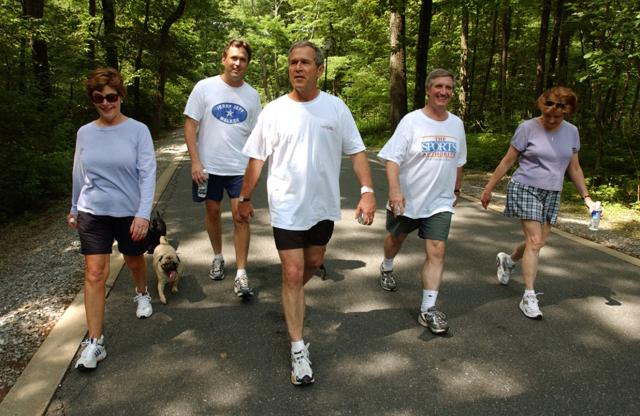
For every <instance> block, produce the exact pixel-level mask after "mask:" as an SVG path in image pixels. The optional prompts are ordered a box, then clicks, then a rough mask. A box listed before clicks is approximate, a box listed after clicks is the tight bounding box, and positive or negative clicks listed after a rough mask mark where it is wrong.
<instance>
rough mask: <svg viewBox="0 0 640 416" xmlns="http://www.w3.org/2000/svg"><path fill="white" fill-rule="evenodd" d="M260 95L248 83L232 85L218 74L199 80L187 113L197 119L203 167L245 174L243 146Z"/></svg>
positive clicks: (220, 172)
mask: <svg viewBox="0 0 640 416" xmlns="http://www.w3.org/2000/svg"><path fill="white" fill-rule="evenodd" d="M260 109H261V106H260V95H258V92H257V91H256V90H255V89H253V87H251V86H250V85H249V84H247V83H246V82H245V83H243V84H242V86H240V87H232V86H230V85H228V84H227V83H226V82H224V81H223V80H222V78H221V77H220V76H219V75H217V76H215V77H210V78H206V79H203V80H201V81H198V83H197V84H196V86H195V87H193V91H191V94H190V95H189V99H188V100H187V105H186V106H185V109H184V115H186V116H187V117H190V118H192V119H194V120H196V121H197V122H198V123H199V127H198V155H199V156H200V161H201V162H202V165H203V166H204V168H205V169H206V170H207V171H208V172H209V173H211V174H214V175H221V176H237V175H243V174H244V169H245V168H246V167H247V161H248V158H247V157H246V156H245V155H244V154H243V153H242V147H243V146H244V144H245V142H246V141H247V137H249V134H250V133H251V130H252V129H253V127H254V126H255V124H256V120H257V119H258V114H260Z"/></svg>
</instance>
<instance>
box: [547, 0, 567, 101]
mask: <svg viewBox="0 0 640 416" xmlns="http://www.w3.org/2000/svg"><path fill="white" fill-rule="evenodd" d="M563 3H564V1H563V0H557V3H556V13H555V16H554V17H553V34H552V36H551V47H550V48H549V70H548V71H547V89H549V88H551V87H553V85H554V84H555V79H556V57H557V56H558V43H559V37H560V28H561V27H562V23H563V22H562V16H563V15H564V12H563V7H562V6H563Z"/></svg>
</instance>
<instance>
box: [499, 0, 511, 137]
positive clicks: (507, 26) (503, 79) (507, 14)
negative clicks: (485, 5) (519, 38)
mask: <svg viewBox="0 0 640 416" xmlns="http://www.w3.org/2000/svg"><path fill="white" fill-rule="evenodd" d="M501 20H502V51H501V53H500V114H501V116H502V117H501V120H500V124H501V126H502V131H503V132H504V127H505V125H506V97H505V96H506V92H507V65H508V60H509V37H510V35H511V6H510V5H509V3H508V2H507V4H506V6H505V7H503V9H502V18H501Z"/></svg>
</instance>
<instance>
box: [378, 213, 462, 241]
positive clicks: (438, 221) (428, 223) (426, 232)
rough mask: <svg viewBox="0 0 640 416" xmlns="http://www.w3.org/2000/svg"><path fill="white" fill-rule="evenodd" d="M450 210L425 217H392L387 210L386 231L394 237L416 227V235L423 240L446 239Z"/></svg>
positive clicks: (410, 231)
mask: <svg viewBox="0 0 640 416" xmlns="http://www.w3.org/2000/svg"><path fill="white" fill-rule="evenodd" d="M452 215H453V214H452V213H451V212H448V211H447V212H438V213H437V214H433V215H432V216H430V217H427V218H417V219H414V218H409V217H405V216H403V215H400V216H397V217H394V216H393V213H392V212H391V211H389V210H387V231H389V234H391V235H392V236H393V237H394V238H397V237H398V236H399V235H401V234H410V233H412V232H413V230H415V229H418V237H420V238H422V239H423V240H439V241H447V238H449V229H450V228H451V216H452Z"/></svg>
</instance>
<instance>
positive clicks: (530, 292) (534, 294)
mask: <svg viewBox="0 0 640 416" xmlns="http://www.w3.org/2000/svg"><path fill="white" fill-rule="evenodd" d="M525 296H534V297H535V296H536V291H535V290H533V289H532V290H529V289H525V290H524V295H522V297H525Z"/></svg>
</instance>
